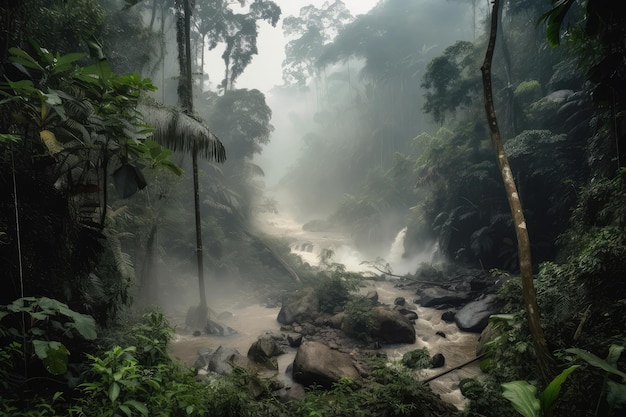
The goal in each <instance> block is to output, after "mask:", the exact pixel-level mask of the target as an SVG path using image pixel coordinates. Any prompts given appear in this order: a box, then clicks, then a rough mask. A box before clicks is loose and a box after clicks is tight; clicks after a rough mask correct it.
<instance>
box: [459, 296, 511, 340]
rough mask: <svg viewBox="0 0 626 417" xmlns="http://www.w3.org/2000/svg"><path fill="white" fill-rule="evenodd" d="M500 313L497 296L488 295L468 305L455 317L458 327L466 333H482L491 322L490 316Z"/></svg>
mask: <svg viewBox="0 0 626 417" xmlns="http://www.w3.org/2000/svg"><path fill="white" fill-rule="evenodd" d="M499 311H500V305H499V304H498V303H497V299H496V295H495V294H487V295H483V296H481V297H479V298H478V299H477V300H475V301H472V302H471V303H468V304H466V305H465V306H464V307H463V308H461V309H460V310H459V311H457V312H456V314H455V315H454V322H455V323H456V325H457V327H458V328H459V329H461V330H464V331H466V332H475V333H480V332H482V331H483V329H484V328H485V327H487V323H488V322H489V316H491V315H492V314H496V313H498V312H499Z"/></svg>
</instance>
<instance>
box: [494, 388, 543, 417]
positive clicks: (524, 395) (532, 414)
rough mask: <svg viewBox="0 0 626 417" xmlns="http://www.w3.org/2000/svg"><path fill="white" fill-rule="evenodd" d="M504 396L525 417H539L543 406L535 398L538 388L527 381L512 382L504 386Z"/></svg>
mask: <svg viewBox="0 0 626 417" xmlns="http://www.w3.org/2000/svg"><path fill="white" fill-rule="evenodd" d="M502 388H503V389H504V390H503V391H502V396H503V397H504V398H506V399H507V400H509V401H510V402H511V405H513V408H515V410H517V411H518V412H519V413H520V414H521V415H523V416H524V417H539V416H540V415H541V414H540V413H541V404H540V403H539V399H537V397H536V396H535V394H536V393H537V387H535V386H534V385H531V384H529V383H528V382H526V381H512V382H506V383H504V384H502Z"/></svg>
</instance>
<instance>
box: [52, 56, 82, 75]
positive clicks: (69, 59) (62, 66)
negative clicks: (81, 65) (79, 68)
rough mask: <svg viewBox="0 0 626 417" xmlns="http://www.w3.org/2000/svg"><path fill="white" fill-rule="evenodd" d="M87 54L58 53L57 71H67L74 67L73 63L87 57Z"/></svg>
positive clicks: (55, 68)
mask: <svg viewBox="0 0 626 417" xmlns="http://www.w3.org/2000/svg"><path fill="white" fill-rule="evenodd" d="M86 56H87V54H83V53H81V52H76V53H71V54H67V55H62V56H60V55H57V59H56V65H55V66H54V71H53V72H55V73H60V72H63V71H67V70H68V69H71V68H72V64H73V63H74V62H76V61H79V60H81V59H83V58H84V57H86Z"/></svg>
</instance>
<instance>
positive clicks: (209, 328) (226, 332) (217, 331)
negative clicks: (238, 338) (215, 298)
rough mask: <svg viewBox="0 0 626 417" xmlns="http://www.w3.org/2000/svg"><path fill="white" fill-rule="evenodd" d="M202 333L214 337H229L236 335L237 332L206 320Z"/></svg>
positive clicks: (221, 324)
mask: <svg viewBox="0 0 626 417" xmlns="http://www.w3.org/2000/svg"><path fill="white" fill-rule="evenodd" d="M204 332H205V333H206V334H212V335H215V336H231V335H233V334H237V331H236V330H234V329H233V328H232V327H229V326H227V325H225V324H223V323H220V322H218V321H215V320H211V319H207V322H206V325H205V326H204Z"/></svg>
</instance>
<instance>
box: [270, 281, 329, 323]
mask: <svg viewBox="0 0 626 417" xmlns="http://www.w3.org/2000/svg"><path fill="white" fill-rule="evenodd" d="M319 309H320V301H319V298H318V297H317V294H316V293H315V289H313V288H311V287H309V288H304V289H302V290H300V291H296V292H294V293H291V294H289V295H287V296H285V297H284V298H283V303H282V307H281V309H280V311H279V312H278V318H277V320H278V322H279V323H281V324H292V323H294V322H298V323H302V322H307V321H312V320H315V318H317V316H318V315H319Z"/></svg>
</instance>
